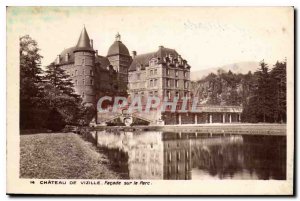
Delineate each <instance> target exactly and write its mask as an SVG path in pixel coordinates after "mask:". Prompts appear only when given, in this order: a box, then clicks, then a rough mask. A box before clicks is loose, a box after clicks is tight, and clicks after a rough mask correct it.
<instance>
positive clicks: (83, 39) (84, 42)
mask: <svg viewBox="0 0 300 201" xmlns="http://www.w3.org/2000/svg"><path fill="white" fill-rule="evenodd" d="M74 51H94V50H93V48H92V46H91V43H90V38H89V35H88V33H87V31H86V29H85V27H83V29H82V31H81V34H80V37H79V39H78V42H77V45H76V49H75V50H74Z"/></svg>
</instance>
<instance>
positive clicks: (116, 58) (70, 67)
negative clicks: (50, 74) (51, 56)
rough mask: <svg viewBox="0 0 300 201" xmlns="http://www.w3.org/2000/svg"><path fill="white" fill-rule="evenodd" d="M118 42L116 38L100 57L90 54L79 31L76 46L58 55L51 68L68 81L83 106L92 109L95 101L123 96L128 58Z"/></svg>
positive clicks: (87, 41)
mask: <svg viewBox="0 0 300 201" xmlns="http://www.w3.org/2000/svg"><path fill="white" fill-rule="evenodd" d="M120 39H121V38H120V35H117V36H116V41H115V43H113V44H112V46H111V47H110V49H109V51H108V56H101V55H98V51H97V50H94V48H93V40H91V39H90V38H89V36H88V33H87V31H86V29H85V28H83V30H82V32H81V35H80V37H79V40H78V43H77V45H76V46H74V47H71V48H67V49H65V50H63V51H62V52H61V53H60V54H59V55H58V57H57V59H56V61H55V65H57V66H60V67H61V68H62V69H63V70H65V72H66V73H67V74H68V75H69V76H70V77H71V79H72V81H73V84H74V89H75V92H76V93H77V94H78V95H80V96H81V97H82V99H83V103H84V104H91V105H96V103H97V100H98V99H99V98H100V97H103V96H105V95H108V96H116V95H122V96H124V95H127V83H128V80H127V77H128V68H129V66H130V64H131V56H130V55H129V52H128V49H127V48H126V46H125V45H123V44H122V42H121V40H120ZM119 46H122V48H119Z"/></svg>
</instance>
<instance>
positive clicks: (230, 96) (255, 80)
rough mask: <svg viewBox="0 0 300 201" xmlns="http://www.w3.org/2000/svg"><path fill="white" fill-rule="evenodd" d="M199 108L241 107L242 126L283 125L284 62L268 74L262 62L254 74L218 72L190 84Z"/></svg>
mask: <svg viewBox="0 0 300 201" xmlns="http://www.w3.org/2000/svg"><path fill="white" fill-rule="evenodd" d="M192 90H193V91H192V93H193V95H194V96H195V97H198V98H199V102H200V103H201V104H208V105H231V106H238V105H239V106H243V108H244V109H243V113H242V121H244V122H252V123H257V122H281V123H282V122H286V61H284V62H277V63H276V64H275V65H274V66H273V68H272V69H271V70H270V69H269V67H268V65H267V64H266V63H265V62H264V61H262V62H261V63H260V68H259V69H257V71H256V72H254V73H252V72H250V71H249V73H248V74H234V73H232V72H231V71H228V72H225V71H222V70H219V71H218V73H217V74H214V73H211V74H210V75H208V76H207V77H205V78H203V79H201V80H199V81H197V82H193V83H192Z"/></svg>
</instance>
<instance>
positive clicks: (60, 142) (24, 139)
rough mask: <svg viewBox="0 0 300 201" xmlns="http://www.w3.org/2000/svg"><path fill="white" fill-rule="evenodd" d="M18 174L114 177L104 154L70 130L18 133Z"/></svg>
mask: <svg viewBox="0 0 300 201" xmlns="http://www.w3.org/2000/svg"><path fill="white" fill-rule="evenodd" d="M20 138H21V142H20V149H21V150H20V151H21V153H20V177H21V178H36V179H117V178H119V176H118V175H117V173H115V172H113V171H111V170H110V169H109V161H108V160H107V158H106V157H105V155H103V154H101V153H98V152H97V151H96V149H95V147H94V146H93V145H92V144H91V143H89V142H87V141H84V140H83V139H82V138H81V137H80V136H79V135H76V134H73V133H55V134H54V133H47V134H33V135H21V136H20Z"/></svg>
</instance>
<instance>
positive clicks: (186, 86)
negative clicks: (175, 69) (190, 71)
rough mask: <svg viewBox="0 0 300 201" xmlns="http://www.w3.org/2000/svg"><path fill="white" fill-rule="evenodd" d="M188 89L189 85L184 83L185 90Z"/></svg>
mask: <svg viewBox="0 0 300 201" xmlns="http://www.w3.org/2000/svg"><path fill="white" fill-rule="evenodd" d="M188 87H189V83H188V82H187V81H185V82H184V88H185V89H187V88H188Z"/></svg>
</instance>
